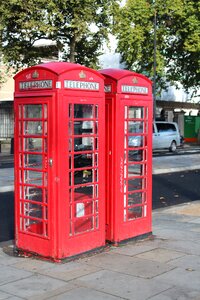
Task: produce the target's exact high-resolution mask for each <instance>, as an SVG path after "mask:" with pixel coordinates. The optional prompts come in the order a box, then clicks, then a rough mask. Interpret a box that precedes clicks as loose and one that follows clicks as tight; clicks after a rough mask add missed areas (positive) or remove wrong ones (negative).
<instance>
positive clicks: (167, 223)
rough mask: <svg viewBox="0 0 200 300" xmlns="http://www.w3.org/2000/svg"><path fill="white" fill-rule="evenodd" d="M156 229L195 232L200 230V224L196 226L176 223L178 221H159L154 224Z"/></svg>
mask: <svg viewBox="0 0 200 300" xmlns="http://www.w3.org/2000/svg"><path fill="white" fill-rule="evenodd" d="M154 228H160V229H161V228H168V229H173V230H175V229H177V230H181V231H186V230H187V231H193V230H194V229H196V228H198V229H199V230H200V224H199V225H198V224H195V223H192V222H184V223H183V222H176V221H173V222H172V221H170V220H159V221H158V222H157V223H156V222H155V223H154V224H153V229H154Z"/></svg>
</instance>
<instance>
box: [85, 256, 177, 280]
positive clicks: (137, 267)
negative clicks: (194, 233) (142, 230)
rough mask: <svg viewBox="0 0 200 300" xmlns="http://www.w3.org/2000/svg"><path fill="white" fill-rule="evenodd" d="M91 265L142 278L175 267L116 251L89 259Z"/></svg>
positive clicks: (150, 276)
mask: <svg viewBox="0 0 200 300" xmlns="http://www.w3.org/2000/svg"><path fill="white" fill-rule="evenodd" d="M87 263H88V264H89V265H93V266H96V267H101V268H103V269H106V270H110V271H115V272H121V273H124V274H128V275H133V276H136V277H142V278H153V277H155V276H158V275H159V274H162V273H165V272H167V271H169V270H171V269H172V268H173V267H172V266H171V267H170V266H169V265H167V264H164V263H159V262H153V261H150V260H145V259H140V258H136V257H130V256H125V255H121V254H116V253H107V254H105V253H103V254H100V255H98V257H97V256H95V257H91V258H90V259H88V260H87Z"/></svg>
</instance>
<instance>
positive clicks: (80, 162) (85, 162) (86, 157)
mask: <svg viewBox="0 0 200 300" xmlns="http://www.w3.org/2000/svg"><path fill="white" fill-rule="evenodd" d="M93 156H94V155H93V154H90V153H89V154H77V155H74V168H84V167H92V166H93V165H94V164H93V159H92V157H93Z"/></svg>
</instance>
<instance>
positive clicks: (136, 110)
mask: <svg viewBox="0 0 200 300" xmlns="http://www.w3.org/2000/svg"><path fill="white" fill-rule="evenodd" d="M128 118H134V119H142V118H144V108H143V107H135V106H129V107H128Z"/></svg>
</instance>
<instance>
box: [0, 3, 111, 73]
mask: <svg viewBox="0 0 200 300" xmlns="http://www.w3.org/2000/svg"><path fill="white" fill-rule="evenodd" d="M115 2H116V1H115V0H67V1H66V0H48V1H47V0H28V1H24V0H7V1H6V0H2V1H1V3H0V23H1V25H0V36H1V40H0V53H2V54H3V59H4V62H6V63H8V64H9V65H11V66H14V67H16V68H19V67H21V66H29V65H33V64H35V63H38V62H39V61H40V59H41V58H42V57H52V56H53V55H54V53H56V51H64V52H65V56H64V57H65V59H66V60H67V61H70V62H79V63H82V64H86V65H87V66H90V65H91V64H92V65H93V66H94V65H97V56H98V54H99V52H100V48H101V45H102V43H103V41H105V40H106V39H107V36H108V32H109V27H110V15H111V9H112V6H113V5H114V4H115ZM40 39H50V40H52V41H54V42H55V46H54V47H35V42H36V41H38V40H40ZM52 52H53V53H52Z"/></svg>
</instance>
